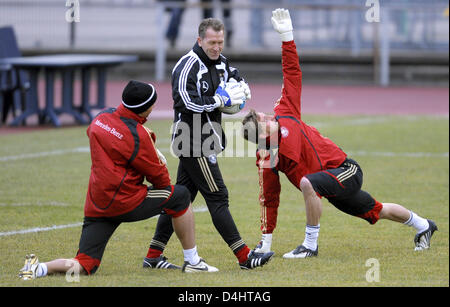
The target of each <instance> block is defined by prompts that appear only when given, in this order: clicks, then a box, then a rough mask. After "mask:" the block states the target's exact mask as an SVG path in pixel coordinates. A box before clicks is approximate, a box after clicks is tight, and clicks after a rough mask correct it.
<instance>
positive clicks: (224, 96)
mask: <svg viewBox="0 0 450 307" xmlns="http://www.w3.org/2000/svg"><path fill="white" fill-rule="evenodd" d="M214 100H215V101H216V106H217V107H229V106H233V105H236V104H242V103H243V102H244V100H245V93H244V89H243V88H242V87H241V85H240V83H236V82H227V83H225V82H223V81H222V82H221V83H220V85H219V87H218V88H217V90H216V93H215V95H214Z"/></svg>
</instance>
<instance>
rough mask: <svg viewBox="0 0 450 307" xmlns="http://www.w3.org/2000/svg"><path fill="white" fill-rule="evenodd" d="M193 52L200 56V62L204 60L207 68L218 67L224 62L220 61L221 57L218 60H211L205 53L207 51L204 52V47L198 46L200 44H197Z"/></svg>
mask: <svg viewBox="0 0 450 307" xmlns="http://www.w3.org/2000/svg"><path fill="white" fill-rule="evenodd" d="M192 50H193V51H194V52H195V53H196V54H197V55H198V57H199V58H200V60H202V62H203V63H205V65H206V66H208V67H210V66H212V65H217V64H220V63H221V62H222V60H221V59H220V56H219V58H218V59H217V60H211V59H210V58H209V57H208V56H207V55H206V53H205V51H203V49H202V47H200V46H199V45H198V42H195V44H194V47H193V48H192Z"/></svg>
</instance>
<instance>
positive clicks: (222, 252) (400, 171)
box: [0, 116, 449, 287]
mask: <svg viewBox="0 0 450 307" xmlns="http://www.w3.org/2000/svg"><path fill="white" fill-rule="evenodd" d="M304 120H306V121H307V122H309V123H311V124H313V125H315V126H316V127H317V128H318V129H319V130H320V131H321V133H322V134H323V135H325V136H328V137H330V138H331V139H332V140H333V141H335V143H337V144H338V145H339V146H341V147H342V148H343V149H344V150H345V151H346V152H348V153H349V154H350V156H351V157H352V158H354V159H356V160H357V161H358V162H359V164H360V165H361V166H362V168H363V171H364V186H363V188H364V189H365V190H367V191H368V192H370V193H371V194H372V195H373V196H374V197H375V198H376V199H378V200H379V201H382V202H396V203H400V204H403V205H404V206H406V207H408V208H410V209H412V210H414V211H415V212H417V213H418V214H419V215H422V216H424V217H428V218H431V219H433V220H434V221H436V223H437V225H438V227H439V231H438V232H437V233H436V234H435V236H434V237H433V240H432V246H431V249H430V250H427V251H423V252H414V251H413V249H414V245H413V237H414V234H415V232H414V230H413V229H411V228H409V227H407V226H404V225H401V224H397V223H393V222H389V221H384V220H382V221H380V222H378V223H377V224H376V225H374V226H370V225H369V224H368V223H367V222H365V221H363V220H361V219H358V218H354V217H351V216H348V215H345V214H344V213H342V212H340V211H338V210H337V209H335V208H334V207H333V206H332V205H330V204H329V203H328V202H327V201H326V200H323V203H324V207H323V214H322V219H321V231H320V237H319V247H320V248H319V257H317V258H313V259H299V260H285V259H283V258H282V255H283V254H284V253H285V252H287V251H289V250H291V249H293V248H295V247H296V246H297V245H298V244H300V243H301V242H302V240H303V237H304V228H305V209H304V202H303V197H302V196H301V194H300V192H299V191H298V190H296V189H295V188H294V187H293V186H292V185H291V184H290V183H289V182H288V181H287V179H286V177H285V176H284V175H282V176H281V179H282V194H281V205H280V209H279V217H278V227H277V229H276V231H275V233H274V241H273V245H272V248H273V251H275V257H274V259H273V260H272V261H271V262H270V263H269V264H268V265H267V266H264V267H263V268H258V269H256V270H252V271H242V270H240V269H239V266H238V265H237V262H236V258H235V257H234V256H233V254H232V253H231V251H230V250H229V248H228V247H227V245H226V244H225V242H224V241H223V240H222V239H221V237H220V236H219V234H218V233H217V231H216V230H215V229H214V227H213V225H212V222H211V218H210V215H209V213H208V212H197V213H196V216H195V218H196V235H197V245H198V249H199V253H200V255H201V256H202V257H204V258H205V259H206V260H207V262H208V263H210V264H212V265H214V266H217V267H218V268H219V269H220V272H218V273H216V274H182V273H180V272H179V271H175V272H173V271H169V272H168V271H162V270H144V269H142V259H143V257H144V256H145V254H146V251H147V248H148V244H149V241H150V239H151V237H152V235H153V231H154V228H155V224H156V219H155V218H153V219H150V220H146V221H141V222H137V223H131V224H122V225H121V226H120V227H119V228H118V230H117V231H116V233H114V235H113V237H112V238H111V240H110V242H109V244H108V246H107V248H106V251H105V254H104V257H103V259H102V264H101V266H100V268H99V270H98V271H97V273H96V274H95V275H93V276H89V277H87V276H81V278H80V281H79V282H67V281H66V278H65V276H64V275H57V276H49V277H46V278H42V279H37V280H34V281H27V282H24V281H21V280H19V279H18V278H17V273H18V270H19V269H20V268H21V266H22V265H23V257H24V255H25V254H27V253H31V252H33V253H35V254H37V255H38V256H39V259H40V260H41V261H48V260H51V259H54V258H70V257H73V256H74V254H75V253H76V251H77V248H78V240H79V236H80V231H81V227H80V226H78V227H72V228H66V229H58V230H51V231H45V232H39V233H29V234H16V235H7V236H5V235H3V236H0V286H30V285H32V286H189V287H204V286H213V287H215V286H249V287H253V286H271V287H278V286H287V287H297V286H363V287H366V286H447V287H448V286H449V237H448V233H449V231H448V230H449V228H448V224H449V223H448V222H449V216H448V213H449V157H448V152H449V121H448V117H425V116H414V117H413V116H409V117H400V116H383V117H363V118H360V117H350V116H347V117H325V116H305V118H304ZM170 123H171V122H170V121H167V120H159V121H152V120H150V121H149V122H148V123H147V124H146V125H147V126H148V127H151V128H152V129H153V130H155V131H156V133H157V135H158V141H157V145H158V146H159V148H161V149H162V150H163V151H164V153H165V154H166V157H167V158H168V164H169V171H170V174H171V177H172V178H173V179H174V178H175V176H176V168H177V159H175V158H173V157H172V156H170V154H169V152H168V147H169V137H170ZM85 130H86V127H75V128H62V129H51V130H43V131H35V132H27V133H22V134H11V135H1V136H0V144H1V147H0V169H1V176H0V212H1V215H0V233H5V232H10V231H17V230H22V229H30V228H34V227H49V226H52V225H66V224H73V223H79V222H81V221H82V218H83V206H84V199H85V193H86V188H87V183H88V178H89V171H90V158H89V154H88V153H87V152H86V151H85V149H86V148H87V147H88V140H87V137H86V133H85ZM235 142H236V141H235ZM76 148H79V149H81V150H80V151H78V152H77V151H74V149H76ZM58 151H63V152H62V153H61V152H59V154H58ZM35 153H50V155H49V154H42V155H40V156H35V157H30V156H26V155H28V154H35ZM20 155H22V156H20ZM219 164H220V166H221V170H222V174H223V177H224V179H225V183H226V184H227V187H228V190H229V192H230V210H231V213H232V215H233V217H234V219H235V222H236V224H237V226H238V229H239V231H240V233H241V235H242V237H243V239H244V240H245V241H246V242H247V243H248V245H249V246H250V247H251V248H253V247H254V245H255V244H256V243H257V242H258V240H259V238H260V231H259V210H260V208H259V203H258V176H257V172H256V167H255V158H254V157H251V154H248V153H246V154H245V156H244V157H242V156H241V157H238V158H230V157H221V158H219ZM194 206H195V208H202V207H204V206H205V204H204V200H203V198H202V197H201V196H198V197H197V199H196V201H195V204H194ZM165 255H166V256H167V257H169V259H170V260H171V261H172V262H174V263H177V264H181V263H182V252H181V246H180V244H179V242H178V240H177V239H176V237H175V236H174V237H173V238H172V239H171V241H170V242H169V244H168V247H167V249H166V252H165ZM371 258H374V259H376V260H377V261H378V263H379V269H380V270H379V272H380V275H379V277H380V279H379V282H373V283H369V282H368V281H367V280H366V273H367V271H368V270H369V269H370V268H371V267H368V266H366V261H367V260H368V259H371Z"/></svg>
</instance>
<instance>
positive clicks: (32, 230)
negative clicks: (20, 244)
mask: <svg viewBox="0 0 450 307" xmlns="http://www.w3.org/2000/svg"><path fill="white" fill-rule="evenodd" d="M206 211H208V208H207V207H199V208H194V212H206ZM157 216H158V215H157ZM155 217H156V216H154V217H151V218H155ZM82 225H83V223H82V222H78V223H72V224H65V225H53V226H49V227H33V228H28V229H22V230H13V231H6V232H0V237H6V236H13V235H23V234H27V233H36V232H43V231H50V230H57V229H64V228H73V227H80V226H82Z"/></svg>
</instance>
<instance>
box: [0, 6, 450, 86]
mask: <svg viewBox="0 0 450 307" xmlns="http://www.w3.org/2000/svg"><path fill="white" fill-rule="evenodd" d="M377 3H378V4H379V5H378V6H379V16H378V17H379V19H378V20H379V22H377V21H374V20H376V17H377V16H375V15H376V14H374V12H375V11H374V10H375V9H376V6H377ZM277 7H285V8H289V9H290V11H291V15H292V16H291V17H292V19H293V20H294V28H295V31H294V33H295V40H296V42H297V45H298V47H299V50H300V53H301V54H300V56H301V60H302V64H303V70H304V72H305V74H304V76H305V82H306V83H308V82H321V83H324V82H328V83H339V84H341V83H348V82H351V83H364V84H379V85H383V86H387V85H393V84H394V85H397V84H409V85H411V84H420V85H426V84H429V85H439V86H448V73H449V69H448V60H449V56H448V50H449V49H448V48H449V17H448V1H444V0H421V1H419V0H381V1H374V0H367V1H366V0H312V1H311V0H282V1H274V0H270V1H269V0H240V1H237V0H228V1H223V0H210V1H204V0H184V1H183V0H181V1H176V0H171V1H167V0H166V1H156V0H39V1H36V0H0V27H1V26H6V25H11V26H13V27H14V30H15V32H16V36H17V40H18V45H19V47H20V49H21V51H22V53H23V55H36V54H48V53H61V52H63V53H64V52H70V53H75V52H76V53H80V52H81V53H83V52H89V53H126V54H137V55H139V58H140V61H139V62H137V63H128V64H124V65H121V66H120V67H118V68H117V69H115V70H114V72H115V73H116V74H114V73H113V74H112V75H109V76H108V77H109V78H114V77H115V76H117V74H119V75H122V76H126V77H136V78H146V79H149V78H152V79H157V80H158V81H164V80H168V78H169V77H170V71H171V69H172V67H173V65H174V63H175V62H176V61H177V59H178V58H179V57H180V56H181V55H183V54H184V53H186V52H187V51H188V50H189V49H190V48H191V47H192V45H193V44H194V42H195V39H196V37H197V27H198V24H199V22H200V21H201V19H202V18H203V17H207V16H214V17H218V18H221V19H222V20H224V22H225V25H226V27H227V46H226V47H225V49H224V52H223V53H224V55H226V56H227V57H229V58H230V59H231V60H232V63H234V64H235V66H237V67H239V68H240V69H241V70H243V71H245V73H246V75H247V76H248V78H250V79H252V80H255V81H256V80H260V79H264V80H265V79H271V78H273V79H278V78H279V77H280V76H281V72H280V69H279V68H280V67H279V62H280V57H279V54H280V50H279V47H280V43H279V39H278V37H277V35H276V33H274V31H273V30H272V28H271V24H270V16H271V11H272V10H273V9H274V8H277ZM370 10H372V11H370ZM371 13H372V14H371ZM69 14H70V16H67V15H69ZM69 21H70V22H69ZM260 63H264V65H259V64H260ZM324 64H326V65H324Z"/></svg>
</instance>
